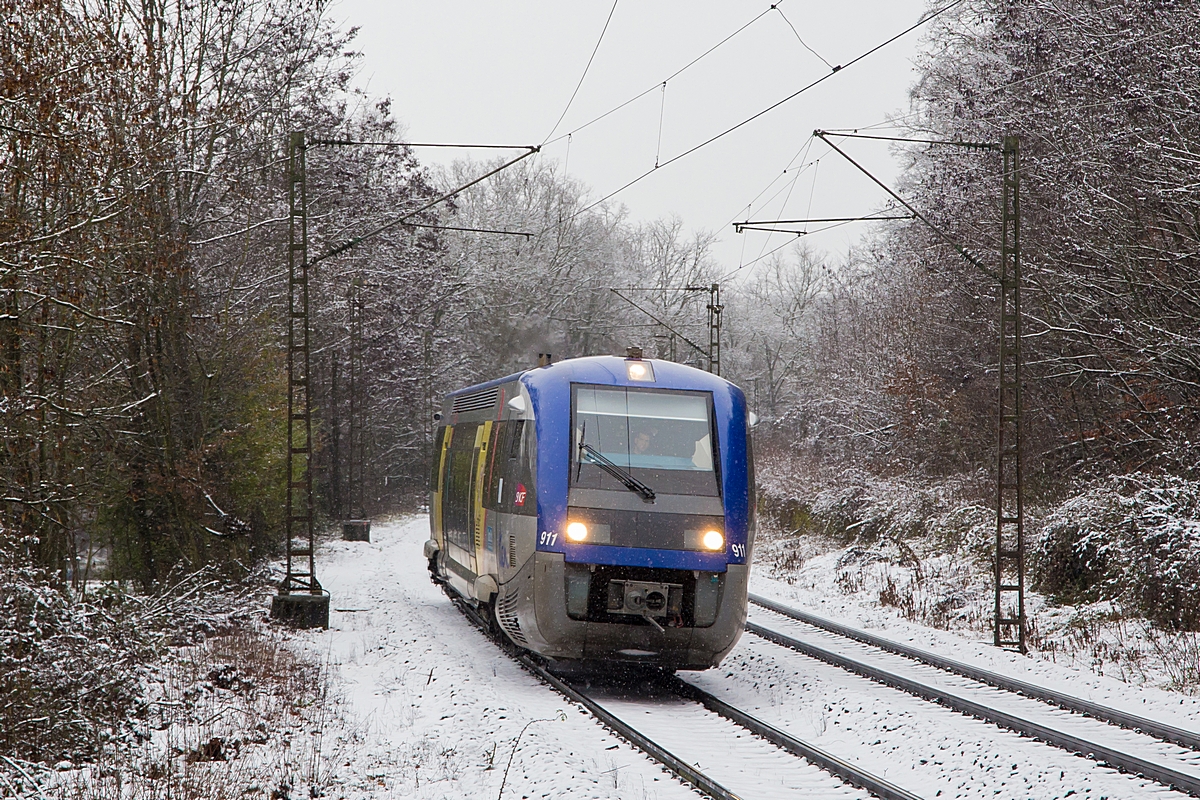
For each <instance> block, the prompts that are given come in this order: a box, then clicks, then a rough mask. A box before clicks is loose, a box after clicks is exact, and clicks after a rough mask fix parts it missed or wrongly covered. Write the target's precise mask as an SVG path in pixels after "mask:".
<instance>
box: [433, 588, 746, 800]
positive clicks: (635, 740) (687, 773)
mask: <svg viewBox="0 0 1200 800" xmlns="http://www.w3.org/2000/svg"><path fill="white" fill-rule="evenodd" d="M442 588H443V590H446V589H447V587H446V586H445V584H443V585H442ZM446 593H447V595H449V597H450V599H451V600H452V601H453V602H454V604H455V605H456V606H458V608H459V610H460V611H462V612H463V614H464V615H465V616H466V617H467V619H469V620H471V622H472V623H474V625H475V626H476V627H477V628H479V630H480V631H482V632H483V633H484V634H485V635H486V636H487V637H488V638H489V639H492V640H493V641H497V639H496V636H495V634H494V632H493V630H492V629H491V626H489V625H488V623H487V621H486V620H484V618H483V617H482V616H480V614H479V612H478V611H476V610H475V609H474V608H472V607H471V606H470V605H469V604H468V603H465V602H463V601H462V600H461V599H459V598H457V597H455V596H454V595H451V594H450V593H449V591H447V592H446ZM498 643H499V644H500V645H501V647H503V648H504V650H505V651H506V652H508V653H509V655H511V656H512V657H513V659H514V660H515V661H516V662H517V663H518V664H520V665H521V666H522V667H524V668H525V669H526V670H528V671H529V672H531V673H533V675H535V676H536V677H538V678H540V679H541V680H542V681H544V682H545V683H548V684H549V685H550V686H551V687H553V688H554V689H555V690H556V691H557V692H558V693H559V694H561V695H563V696H564V697H566V698H567V699H568V700H570V701H572V702H574V703H577V704H579V705H581V706H583V707H584V708H586V709H587V710H588V713H590V714H591V715H592V716H593V717H595V718H596V719H597V720H599V721H600V724H602V725H604V727H606V728H608V729H609V730H610V731H612V732H613V733H615V734H617V735H618V736H620V737H621V738H623V739H625V741H627V742H629V743H630V744H632V745H634V746H635V747H637V748H638V749H639V750H641V751H642V752H644V753H645V754H646V755H648V756H650V757H651V758H653V759H654V760H655V761H657V762H659V763H660V764H662V765H663V766H664V767H666V768H667V769H669V770H670V771H671V772H673V773H675V775H677V776H678V777H679V779H680V780H682V781H684V782H686V783H689V784H691V785H692V786H694V787H695V788H697V789H699V790H700V791H701V792H703V793H704V794H706V795H709V796H710V797H713V798H715V799H716V800H742V798H741V797H740V796H739V795H736V794H734V793H733V792H731V791H729V790H728V789H726V788H725V787H724V786H722V785H721V784H719V783H717V782H716V781H715V780H713V779H712V778H710V777H708V776H707V775H705V774H704V773H703V772H701V771H700V770H698V769H696V768H695V767H693V766H692V765H691V764H689V763H687V762H686V761H684V760H682V759H680V758H678V757H677V756H675V755H674V754H673V753H671V752H670V751H668V750H666V749H665V748H663V747H660V746H659V745H658V744H656V743H655V742H654V741H653V740H652V739H649V738H647V737H646V736H644V735H643V734H642V733H641V732H640V731H638V730H637V729H636V728H633V727H631V726H629V725H628V724H626V723H625V722H623V721H621V720H620V719H619V718H618V717H616V716H615V715H613V714H610V713H609V712H608V711H606V710H605V709H604V707H603V706H601V705H599V704H598V703H596V702H595V701H594V700H592V699H591V698H589V697H587V696H586V695H584V694H583V693H581V692H579V691H578V690H576V689H575V688H574V687H572V686H571V685H570V684H568V683H566V682H565V681H563V680H562V679H561V678H559V677H557V676H555V675H553V674H551V673H550V671H549V670H547V669H546V668H545V667H543V666H542V665H541V664H539V663H537V662H536V661H534V660H533V659H532V658H531V657H530V656H529V655H528V654H527V653H524V652H520V651H518V650H517V649H516V648H515V646H513V647H505V646H504V642H503V641H502V640H500V641H499V642H498Z"/></svg>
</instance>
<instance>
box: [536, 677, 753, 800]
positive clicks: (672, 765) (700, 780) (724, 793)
mask: <svg viewBox="0 0 1200 800" xmlns="http://www.w3.org/2000/svg"><path fill="white" fill-rule="evenodd" d="M517 661H518V662H519V663H520V664H521V666H523V667H525V669H527V670H529V671H530V672H532V673H533V674H534V675H536V676H537V677H539V678H541V679H542V680H543V681H545V682H546V683H548V684H550V685H551V686H553V687H554V688H555V689H556V690H557V691H558V692H559V693H560V694H562V695H564V696H565V697H566V698H567V699H568V700H572V701H574V702H576V703H578V704H579V705H581V706H583V707H584V708H586V709H587V710H588V712H589V713H590V714H591V715H592V716H593V717H595V718H596V719H598V720H600V722H601V723H602V724H603V725H604V727H606V728H608V729H609V730H611V731H612V732H613V733H615V734H617V735H618V736H620V737H621V738H623V739H625V740H626V741H628V742H630V743H631V744H633V745H634V746H636V747H637V748H638V749H640V750H641V751H642V752H644V753H646V754H647V755H648V756H650V757H651V758H653V759H654V760H655V761H657V762H659V763H660V764H662V765H663V766H664V767H666V768H667V769H669V770H671V772H674V773H675V774H676V775H678V776H679V777H680V778H681V779H682V780H684V781H686V782H688V783H690V784H691V785H692V786H695V787H696V788H697V789H699V790H700V791H702V792H704V793H705V794H707V795H711V796H712V797H715V798H718V800H725V799H726V798H728V800H740V796H739V795H736V794H734V793H733V792H731V791H729V790H728V789H726V788H725V787H724V786H722V785H721V784H719V783H717V782H716V781H715V780H713V779H712V778H710V777H708V776H707V775H705V774H704V773H703V772H701V771H700V770H698V769H696V768H695V767H693V766H692V765H691V764H689V763H687V762H686V761H684V760H683V759H681V758H678V757H677V756H675V755H674V754H673V753H671V752H670V751H669V750H667V749H665V748H663V747H661V746H659V745H658V744H656V743H655V742H654V740H653V739H649V738H647V737H646V736H645V735H643V734H642V733H641V732H640V731H638V730H637V729H636V728H633V727H631V726H630V725H628V724H626V723H625V722H623V721H622V720H620V719H619V718H618V717H616V716H615V715H613V714H610V713H609V712H608V711H607V710H605V708H604V707H603V706H601V705H600V704H599V703H597V702H596V701H594V700H592V699H591V698H590V697H588V696H587V695H585V694H583V693H582V692H579V691H577V690H576V689H575V688H574V687H573V686H571V685H570V684H568V683H567V682H566V681H564V680H562V679H561V678H559V677H557V676H555V675H553V674H552V673H551V672H550V671H549V670H547V669H546V668H545V667H543V666H542V665H541V664H538V663H537V662H536V661H534V660H533V659H532V658H530V657H529V656H527V655H521V656H518V657H517Z"/></svg>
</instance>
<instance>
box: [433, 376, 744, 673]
mask: <svg viewBox="0 0 1200 800" xmlns="http://www.w3.org/2000/svg"><path fill="white" fill-rule="evenodd" d="M435 442H436V446H435V450H434V456H433V459H432V461H433V464H432V474H431V479H430V494H431V498H430V527H431V536H430V540H429V541H428V542H427V543H426V545H425V556H426V558H427V559H429V563H430V571H431V573H432V575H433V578H434V580H435V581H437V582H439V583H443V584H445V585H446V586H447V587H448V588H449V589H450V590H451V591H453V592H455V593H457V594H458V595H460V596H461V597H462V598H463V599H464V600H466V601H467V602H470V603H473V604H476V605H477V606H478V607H479V608H480V609H481V610H483V611H485V613H486V614H488V615H489V617H490V618H491V619H493V620H494V624H495V625H496V626H497V627H498V628H499V629H500V630H501V631H503V633H504V635H506V636H507V637H508V638H509V639H511V640H512V641H513V642H514V643H515V644H517V645H518V646H520V647H522V648H526V649H528V650H531V651H533V652H535V653H538V654H540V655H542V656H544V657H546V658H547V659H550V660H552V661H555V662H561V663H562V665H563V666H564V667H567V666H570V665H571V664H572V663H591V662H612V661H622V662H632V663H637V664H644V665H651V666H655V667H661V668H665V669H706V668H708V667H712V666H715V665H716V664H718V663H720V661H721V659H722V658H723V657H724V656H725V654H726V653H728V652H729V651H730V649H732V647H733V646H734V644H735V643H736V642H737V640H738V637H739V636H740V635H741V632H742V629H743V625H744V623H745V620H746V592H747V580H748V577H749V564H750V557H751V551H752V549H753V546H754V524H755V520H754V507H755V502H754V474H753V458H752V454H751V445H750V435H749V424H748V415H747V411H746V401H745V396H744V395H743V393H742V391H741V390H740V389H738V387H736V386H734V385H733V384H732V383H730V382H728V381H726V380H723V379H722V378H720V377H717V376H715V375H712V374H710V373H707V372H703V371H700V370H697V369H694V368H692V367H687V366H684V365H681V364H675V363H673V362H669V361H658V360H652V359H642V358H638V357H633V356H631V357H629V358H619V357H615V356H594V357H588V358H576V359H569V360H565V361H561V362H558V363H555V364H550V365H547V366H543V367H538V368H536V369H531V370H528V371H526V372H522V373H518V374H516V375H510V376H508V377H506V378H501V379H499V380H495V381H491V382H489V383H484V384H479V385H477V386H471V387H468V388H465V389H461V390H459V391H456V392H452V393H450V394H449V395H447V396H446V399H445V402H444V405H443V409H442V415H441V421H440V425H439V427H438V429H437V434H436V439H435Z"/></svg>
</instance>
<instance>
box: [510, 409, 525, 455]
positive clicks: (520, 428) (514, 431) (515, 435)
mask: <svg viewBox="0 0 1200 800" xmlns="http://www.w3.org/2000/svg"><path fill="white" fill-rule="evenodd" d="M509 425H510V428H511V430H510V432H509V441H508V460H509V461H515V460H517V459H518V458H520V457H521V445H522V444H523V443H524V436H523V434H524V432H525V420H523V419H518V420H516V421H514V422H510V423H509Z"/></svg>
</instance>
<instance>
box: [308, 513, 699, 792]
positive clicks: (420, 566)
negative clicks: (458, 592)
mask: <svg viewBox="0 0 1200 800" xmlns="http://www.w3.org/2000/svg"><path fill="white" fill-rule="evenodd" d="M428 538H429V522H428V519H427V518H426V517H424V516H421V517H413V518H408V519H405V520H403V521H400V522H395V523H384V524H376V525H375V526H374V528H373V529H372V531H371V542H370V543H364V542H343V541H332V542H328V543H325V544H323V545H322V546H321V551H320V555H319V557H318V572H319V577H320V579H321V583H322V585H324V586H325V587H326V588H327V589H328V590H329V592H330V594H331V596H332V602H331V611H330V627H329V630H328V631H319V630H317V631H304V632H298V633H297V634H296V638H297V640H299V641H301V642H303V643H304V645H305V646H306V648H307V649H308V650H309V651H310V652H312V653H313V654H314V655H315V656H317V657H319V658H322V659H324V660H326V661H327V662H328V663H329V664H330V666H331V667H332V669H333V671H334V673H335V680H339V677H340V685H339V687H338V688H339V689H340V691H342V692H343V694H344V700H345V703H346V705H347V707H348V710H349V711H350V712H351V713H352V714H353V715H354V716H356V717H357V718H358V720H359V721H360V722H359V727H358V729H357V730H353V731H346V732H344V733H343V735H342V737H341V739H342V740H341V741H339V742H337V743H333V744H331V745H330V749H331V751H334V752H336V753H337V754H338V758H337V759H336V761H335V763H334V764H333V768H334V770H335V771H336V774H335V775H334V776H333V778H332V781H333V786H332V788H331V789H330V790H329V796H330V797H347V798H358V797H380V798H382V797H413V798H431V799H432V798H445V797H463V798H490V799H491V800H495V798H497V797H498V796H499V792H500V787H501V782H502V781H504V772H505V768H506V765H507V764H508V762H509V759H510V758H511V759H512V767H511V769H510V770H509V773H508V778H507V781H506V782H505V787H504V795H503V796H504V797H505V798H525V797H528V798H541V797H572V798H639V799H641V798H645V799H646V800H652V799H657V798H663V800H665V799H666V798H694V797H695V796H696V795H695V793H693V792H692V791H690V790H689V789H688V788H687V787H686V786H684V785H683V784H682V783H680V782H679V781H678V780H677V779H675V778H674V777H673V776H672V775H670V774H669V773H666V772H664V771H663V770H662V768H661V767H659V766H658V764H657V763H655V762H653V761H650V760H649V759H648V758H646V757H645V756H644V755H642V753H641V752H640V751H638V750H635V749H633V748H631V747H630V746H629V745H628V744H626V743H625V742H623V741H621V740H620V739H618V738H616V737H614V736H612V735H611V734H609V733H608V731H607V730H606V729H605V728H604V727H602V726H601V725H600V724H599V723H597V722H596V721H594V720H593V719H592V718H591V716H590V715H588V714H587V713H586V712H584V711H582V710H581V709H579V708H577V707H575V706H574V705H572V704H571V703H569V702H567V700H566V699H565V698H563V697H562V696H561V695H559V694H558V693H556V692H554V691H553V690H551V689H549V688H548V687H546V686H545V685H544V684H542V683H541V682H540V681H539V680H538V679H537V678H535V677H533V676H532V675H530V674H529V673H527V672H526V671H525V670H523V669H522V668H521V667H520V666H518V665H517V664H516V663H515V662H513V661H512V660H511V659H509V658H508V657H507V656H505V655H504V654H503V653H502V652H501V651H500V650H499V649H498V648H497V647H496V646H495V645H493V644H492V643H491V642H489V641H488V640H487V639H486V638H484V636H483V635H482V634H481V633H479V631H478V630H476V628H475V627H474V626H472V625H471V623H470V622H469V621H468V620H467V619H466V618H465V617H463V616H462V615H461V614H460V613H459V612H458V610H456V609H455V608H454V606H453V605H452V604H451V603H450V601H449V600H448V599H447V598H446V596H445V595H444V594H443V593H442V591H441V590H440V589H439V588H438V587H436V586H434V585H433V584H432V583H431V582H430V580H429V574H428V572H427V570H426V565H425V560H424V558H423V557H422V553H421V546H422V544H423V543H424V542H425V540H426V539H428ZM518 737H519V739H520V741H519V742H517V739H518ZM514 743H516V744H517V746H516V748H515V750H514Z"/></svg>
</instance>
